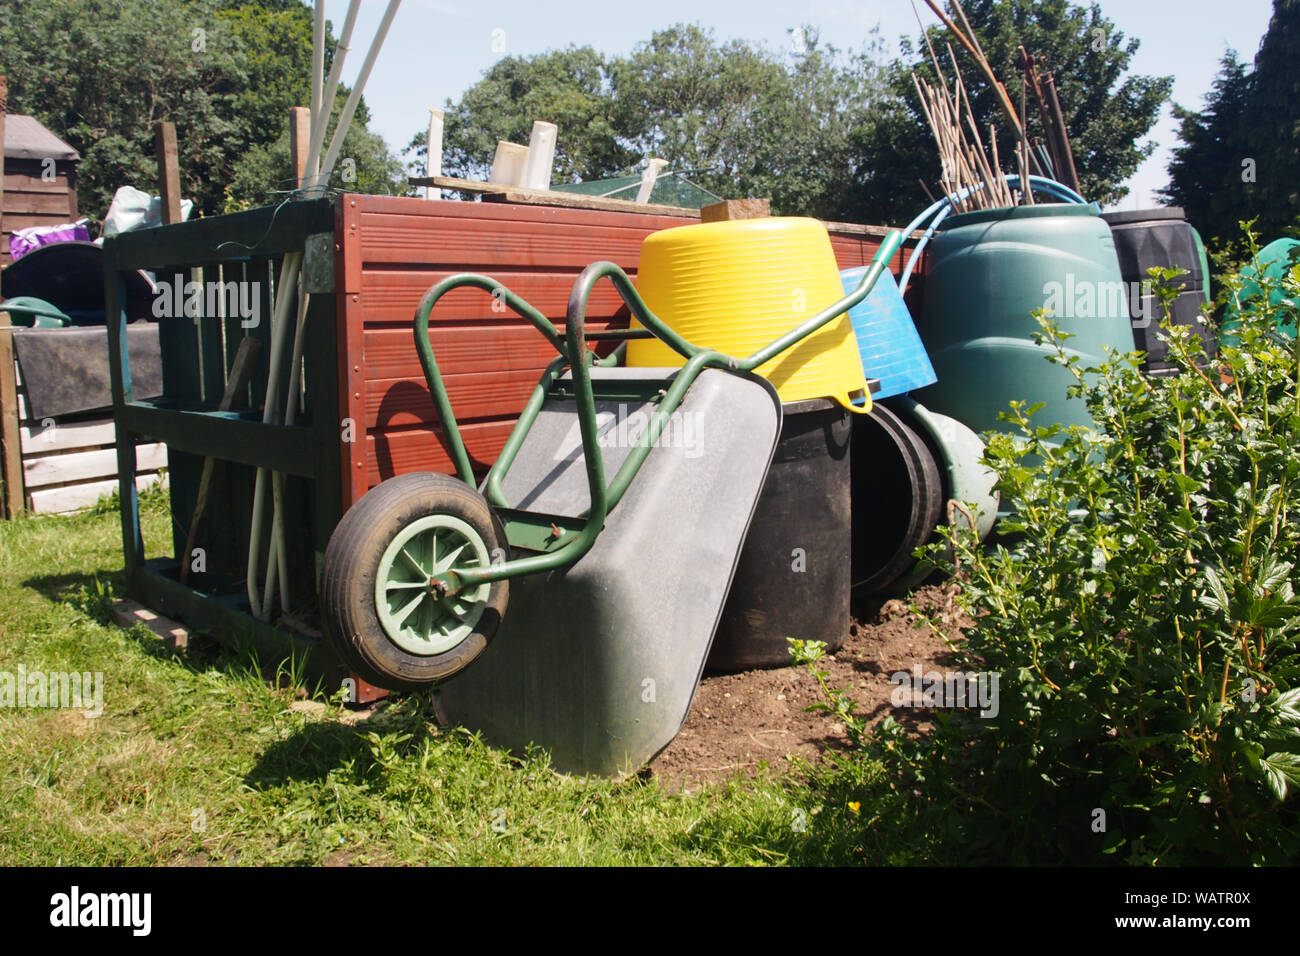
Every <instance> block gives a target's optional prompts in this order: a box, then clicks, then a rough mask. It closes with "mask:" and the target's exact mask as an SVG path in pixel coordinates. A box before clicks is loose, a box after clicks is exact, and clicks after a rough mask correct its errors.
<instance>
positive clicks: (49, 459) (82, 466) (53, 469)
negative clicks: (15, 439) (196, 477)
mask: <svg viewBox="0 0 1300 956" xmlns="http://www.w3.org/2000/svg"><path fill="white" fill-rule="evenodd" d="M135 456H136V457H135V460H136V469H137V470H138V471H156V470H158V469H159V468H165V467H167V448H166V447H165V446H163V445H160V444H152V445H137V446H136V449H135ZM116 474H117V452H116V450H114V449H112V448H105V449H103V450H100V451H74V452H70V453H68V454H64V455H45V456H42V457H39V458H25V459H23V485H24V486H25V487H26V488H29V489H31V488H40V487H43V486H45V485H54V484H61V483H65V482H69V481H84V480H86V479H89V478H107V477H110V476H113V475H116Z"/></svg>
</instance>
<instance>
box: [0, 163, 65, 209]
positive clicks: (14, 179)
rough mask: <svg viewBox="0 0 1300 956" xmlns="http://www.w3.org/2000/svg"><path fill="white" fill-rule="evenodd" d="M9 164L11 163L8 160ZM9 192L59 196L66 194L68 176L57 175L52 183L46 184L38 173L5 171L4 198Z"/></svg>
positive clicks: (63, 174)
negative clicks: (55, 194) (54, 194)
mask: <svg viewBox="0 0 1300 956" xmlns="http://www.w3.org/2000/svg"><path fill="white" fill-rule="evenodd" d="M10 162H13V161H12V160H10ZM10 192H16V193H58V194H59V195H61V196H66V195H67V194H68V174H67V173H59V174H57V175H56V176H55V177H54V179H53V180H52V181H49V182H47V181H46V180H45V179H44V178H42V177H41V175H40V173H15V172H10V171H9V170H7V169H6V170H5V197H6V201H7V197H8V196H9V193H10Z"/></svg>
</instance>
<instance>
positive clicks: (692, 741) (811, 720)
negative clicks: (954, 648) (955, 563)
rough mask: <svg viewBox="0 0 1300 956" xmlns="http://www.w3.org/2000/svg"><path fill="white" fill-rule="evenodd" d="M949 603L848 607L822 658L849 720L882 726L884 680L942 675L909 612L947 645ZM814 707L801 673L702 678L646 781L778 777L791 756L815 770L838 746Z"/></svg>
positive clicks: (834, 723) (837, 733) (941, 599)
mask: <svg viewBox="0 0 1300 956" xmlns="http://www.w3.org/2000/svg"><path fill="white" fill-rule="evenodd" d="M956 594H957V588H956V586H955V585H952V584H942V585H930V586H928V587H925V588H921V589H920V590H918V591H916V592H914V593H913V594H911V595H910V596H909V597H908V598H907V600H906V601H900V600H890V601H885V602H883V603H882V602H880V601H874V602H864V603H863V604H862V605H861V606H859V607H856V608H855V609H854V611H855V617H854V621H853V623H852V624H851V625H850V627H849V634H848V638H847V639H846V640H845V642H844V646H843V647H842V648H840V650H839V651H838V652H837V653H836V654H834V655H833V656H831V657H828V658H825V659H823V662H822V665H821V666H822V668H823V669H824V670H826V671H828V672H829V673H830V677H829V678H828V683H829V685H830V686H831V687H833V688H851V689H852V694H853V697H854V698H855V699H856V700H857V702H858V713H859V714H864V715H866V716H867V718H868V719H869V720H871V721H872V722H874V721H876V720H879V719H880V718H882V717H884V716H885V715H886V714H887V713H889V712H890V711H891V710H893V708H892V707H891V705H890V702H889V696H890V692H891V691H892V690H893V689H894V685H893V684H891V683H890V682H889V675H890V674H892V673H894V672H895V671H900V670H901V671H910V670H911V669H912V667H913V665H915V664H920V665H921V666H922V668H923V669H924V670H927V671H928V670H931V669H942V668H943V666H944V665H945V663H946V662H947V660H948V655H949V653H950V651H949V648H948V645H947V644H946V643H945V642H944V640H943V638H941V637H940V636H939V635H937V634H935V633H934V631H933V630H931V629H930V628H929V627H927V626H925V625H924V624H922V625H921V626H920V627H917V624H918V623H919V618H918V616H917V615H916V614H913V613H912V612H911V611H910V610H909V609H908V604H912V605H915V606H916V607H917V608H919V609H923V610H925V611H927V612H929V613H930V614H932V615H937V616H938V617H939V619H940V620H941V621H943V622H944V623H945V624H946V625H947V626H949V627H950V630H949V637H950V638H954V637H957V636H960V633H961V632H960V629H959V626H960V625H961V624H962V623H964V618H962V616H961V613H960V611H959V610H957V608H956V607H955V605H954V603H953V599H954V597H955V596H956ZM821 699H822V695H821V692H820V690H819V688H818V687H817V682H816V681H815V680H814V679H813V677H812V675H810V674H809V673H808V671H807V669H806V668H803V667H784V668H780V669H777V670H761V671H758V670H756V671H744V672H742V673H739V674H724V675H718V676H714V677H705V678H704V680H703V681H702V682H701V683H700V687H699V690H698V691H697V692H696V694H695V701H694V703H693V704H692V705H691V713H690V716H689V717H688V718H687V719H686V726H685V727H683V728H682V731H681V733H680V734H678V735H677V738H676V739H675V740H674V741H673V742H672V743H671V744H669V745H668V748H667V749H666V750H665V751H664V752H663V753H662V754H660V755H659V757H658V759H656V760H655V762H654V763H653V764H651V767H650V770H651V773H653V775H654V776H655V777H657V778H658V779H659V780H660V781H661V782H662V783H663V784H664V785H665V786H667V787H668V788H670V789H673V790H676V789H680V788H688V789H691V788H696V787H699V786H700V785H702V784H705V783H713V782H716V781H718V780H721V779H726V778H729V777H732V776H734V775H735V774H736V773H737V771H740V772H742V773H743V774H744V775H745V776H748V777H752V776H753V775H754V774H756V773H781V772H782V771H784V770H785V769H786V768H787V767H788V765H789V758H790V757H791V756H796V755H797V756H799V757H803V758H805V759H807V760H809V761H815V760H817V759H818V756H819V755H820V754H821V752H822V750H823V749H824V748H826V747H828V746H829V747H837V746H843V745H845V744H846V743H847V739H846V735H845V730H844V726H843V724H841V723H840V722H839V721H838V720H836V719H835V718H834V717H832V716H830V715H828V714H826V713H824V712H821V711H811V712H810V711H808V710H807V708H808V707H809V706H810V705H812V704H815V703H817V702H818V701H819V700H821ZM923 714H924V711H919V712H916V711H908V712H906V713H902V714H900V713H898V712H897V711H895V713H894V716H895V718H896V719H898V720H900V721H904V722H908V723H912V724H914V725H915V726H916V727H917V729H923V728H924V726H925V724H924V722H923V721H922V720H920V719H918V715H923ZM909 718H910V719H909Z"/></svg>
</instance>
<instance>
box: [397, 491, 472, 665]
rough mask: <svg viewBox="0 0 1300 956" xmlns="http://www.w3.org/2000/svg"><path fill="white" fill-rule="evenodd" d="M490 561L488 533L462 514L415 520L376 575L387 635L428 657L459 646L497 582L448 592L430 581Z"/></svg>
mask: <svg viewBox="0 0 1300 956" xmlns="http://www.w3.org/2000/svg"><path fill="white" fill-rule="evenodd" d="M490 563H491V557H490V555H489V553H488V547H487V544H486V543H485V542H484V541H483V538H482V536H480V535H479V533H478V532H477V531H475V530H474V528H473V527H472V526H471V525H470V524H468V523H467V522H465V521H462V520H461V519H460V518H455V517H452V516H451V515H426V516H425V517H423V518H420V519H419V520H417V521H413V522H412V523H411V524H409V525H407V526H406V527H405V528H403V529H402V531H401V533H399V534H398V535H397V537H395V538H394V539H393V540H392V541H391V542H390V543H389V545H388V547H387V548H385V549H384V554H383V557H382V558H380V561H379V573H378V574H377V575H376V576H375V608H376V610H377V611H378V613H379V623H380V625H381V626H382V627H383V629H384V633H385V634H387V635H388V638H389V640H391V641H392V642H393V643H394V644H396V645H397V646H398V647H400V648H401V649H402V650H404V651H406V652H407V653H409V654H418V655H421V656H428V655H432V654H441V653H443V652H444V651H448V650H450V649H451V648H453V647H455V646H456V645H457V644H459V643H460V642H461V641H463V640H464V639H465V638H466V637H468V636H469V635H470V634H472V633H473V632H474V625H475V624H477V623H478V619H479V616H480V615H481V614H482V613H483V608H484V607H485V606H486V604H487V597H488V591H489V590H490V589H491V585H490V584H481V585H479V586H478V587H477V588H472V589H469V590H466V591H463V592H461V593H460V594H447V595H444V594H442V593H440V592H439V591H438V590H437V589H435V588H434V587H433V585H432V584H431V581H430V579H431V578H432V577H433V576H434V575H438V574H443V573H445V572H447V571H458V570H463V569H468V568H485V567H488V566H489V565H490Z"/></svg>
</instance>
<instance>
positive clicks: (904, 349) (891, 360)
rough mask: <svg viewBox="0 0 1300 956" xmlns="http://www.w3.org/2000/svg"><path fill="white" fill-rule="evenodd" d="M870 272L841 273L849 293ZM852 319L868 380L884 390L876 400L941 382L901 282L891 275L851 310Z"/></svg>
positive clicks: (873, 395)
mask: <svg viewBox="0 0 1300 956" xmlns="http://www.w3.org/2000/svg"><path fill="white" fill-rule="evenodd" d="M866 271H867V267H866V266H859V267H858V268H856V269H845V270H844V271H843V272H841V273H840V281H841V282H842V283H843V284H844V292H845V294H848V293H850V292H852V291H853V290H854V289H856V288H857V287H858V284H859V283H860V282H861V281H862V277H863V275H865V274H866ZM849 320H850V321H851V322H852V323H853V333H854V335H856V336H857V339H858V353H859V354H860V355H861V357H862V370H863V371H864V372H865V373H866V376H867V378H869V379H870V378H874V379H879V380H880V391H878V392H873V393H872V396H871V397H872V398H873V399H877V400H878V399H882V398H889V397H890V396H892V395H902V394H904V393H906V392H910V391H911V390H912V389H914V388H924V387H925V386H926V385H932V384H934V383H935V382H936V381H938V378H937V377H936V376H935V374H934V367H933V366H932V365H931V364H930V357H929V356H928V355H927V354H926V352H925V346H924V345H922V344H921V336H920V335H918V334H917V331H916V325H915V324H913V322H912V316H911V315H910V314H909V313H908V311H907V305H906V303H904V302H903V296H902V295H901V294H900V293H899V291H898V283H897V282H895V281H894V277H893V276H892V275H890V274H889V273H888V272H886V273H885V274H884V275H882V276H881V277H880V279H879V280H878V281H877V282H876V284H875V287H874V288H872V290H871V293H870V295H868V296H867V297H866V298H865V299H863V300H862V301H861V302H859V303H858V305H857V306H856V307H854V308H852V309H850V310H849Z"/></svg>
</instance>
